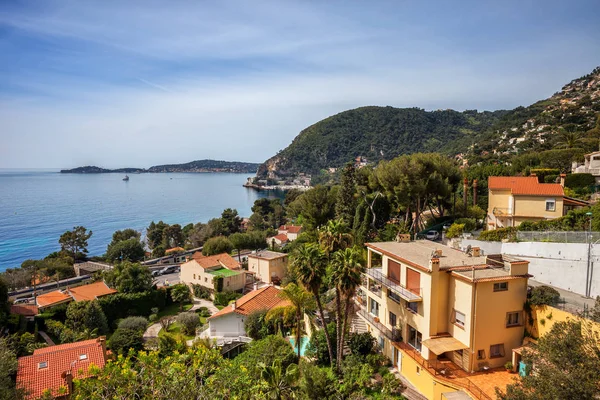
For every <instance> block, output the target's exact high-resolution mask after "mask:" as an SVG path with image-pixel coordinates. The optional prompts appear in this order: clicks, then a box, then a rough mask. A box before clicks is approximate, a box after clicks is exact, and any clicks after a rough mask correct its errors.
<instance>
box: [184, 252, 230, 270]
mask: <svg viewBox="0 0 600 400" xmlns="http://www.w3.org/2000/svg"><path fill="white" fill-rule="evenodd" d="M192 258H193V259H194V260H195V261H196V262H197V263H198V265H200V266H201V267H202V268H204V269H206V268H212V267H219V266H221V267H225V268H227V269H232V270H238V269H240V268H241V267H240V263H238V262H237V261H236V260H235V258H233V257H231V256H230V255H229V254H227V253H221V254H215V255H214V256H203V255H202V253H200V252H199V251H197V252H195V253H194V255H193V256H192Z"/></svg>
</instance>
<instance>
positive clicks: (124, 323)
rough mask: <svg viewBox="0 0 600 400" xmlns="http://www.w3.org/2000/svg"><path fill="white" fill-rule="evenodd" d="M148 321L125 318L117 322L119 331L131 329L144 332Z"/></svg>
mask: <svg viewBox="0 0 600 400" xmlns="http://www.w3.org/2000/svg"><path fill="white" fill-rule="evenodd" d="M147 327H148V320H147V319H146V318H144V317H127V318H125V319H122V320H121V321H120V322H119V329H133V330H137V331H142V332H145V331H146V328H147Z"/></svg>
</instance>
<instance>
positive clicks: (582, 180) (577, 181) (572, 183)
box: [565, 174, 596, 189]
mask: <svg viewBox="0 0 600 400" xmlns="http://www.w3.org/2000/svg"><path fill="white" fill-rule="evenodd" d="M595 184H596V178H594V176H593V175H592V174H570V175H567V178H566V179H565V186H566V187H568V188H571V189H578V188H587V187H590V186H594V185H595Z"/></svg>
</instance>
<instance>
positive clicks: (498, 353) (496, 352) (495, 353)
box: [490, 343, 504, 358]
mask: <svg viewBox="0 0 600 400" xmlns="http://www.w3.org/2000/svg"><path fill="white" fill-rule="evenodd" d="M498 357H504V343H501V344H493V345H491V346H490V358H498Z"/></svg>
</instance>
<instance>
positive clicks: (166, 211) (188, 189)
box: [0, 169, 267, 271]
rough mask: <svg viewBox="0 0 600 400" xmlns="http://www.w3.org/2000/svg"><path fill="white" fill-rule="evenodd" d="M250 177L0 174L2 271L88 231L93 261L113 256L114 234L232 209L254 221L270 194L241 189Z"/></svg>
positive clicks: (199, 219)
mask: <svg viewBox="0 0 600 400" xmlns="http://www.w3.org/2000/svg"><path fill="white" fill-rule="evenodd" d="M250 175H251V174H224V173H181V174H179V173H169V174H131V175H129V177H130V180H129V181H128V182H125V181H123V177H124V175H123V174H90V175H85V174H61V173H58V172H57V171H48V170H44V171H40V170H6V169H0V271H4V270H5V269H6V268H12V267H16V266H19V265H21V263H22V262H23V261H24V260H26V259H29V258H33V259H37V258H43V257H45V256H46V255H48V254H49V253H51V252H53V251H57V250H59V245H58V238H59V236H60V235H61V234H62V233H63V232H64V231H66V230H69V229H72V228H73V227H74V226H77V225H82V226H85V227H86V228H88V229H91V230H92V231H93V232H94V233H93V235H92V237H91V238H90V240H89V248H88V250H89V252H90V255H101V254H104V252H105V251H106V246H107V244H108V243H109V242H110V240H111V237H112V234H113V232H114V231H116V230H119V229H125V228H134V229H136V230H140V231H142V230H143V229H144V228H145V227H147V226H148V224H149V223H150V221H152V220H154V221H159V220H163V221H165V222H167V223H169V224H176V223H177V224H181V225H182V226H183V225H184V224H187V223H190V222H194V223H195V222H206V221H208V220H209V219H211V218H214V217H218V216H220V215H221V212H222V211H223V209H225V208H235V209H237V210H238V212H239V214H240V215H241V216H250V214H251V211H250V208H251V207H252V204H253V203H254V201H255V200H256V199H258V198H259V197H264V196H267V194H266V193H261V192H256V191H254V190H252V189H246V188H244V187H242V184H243V183H244V182H245V181H246V178H247V177H248V176H250Z"/></svg>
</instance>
